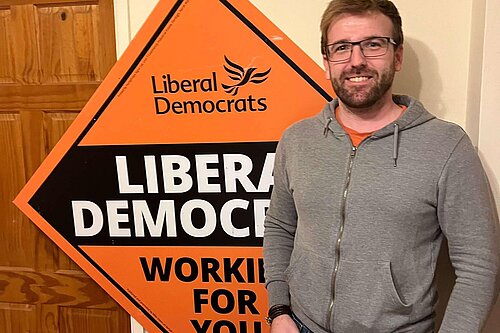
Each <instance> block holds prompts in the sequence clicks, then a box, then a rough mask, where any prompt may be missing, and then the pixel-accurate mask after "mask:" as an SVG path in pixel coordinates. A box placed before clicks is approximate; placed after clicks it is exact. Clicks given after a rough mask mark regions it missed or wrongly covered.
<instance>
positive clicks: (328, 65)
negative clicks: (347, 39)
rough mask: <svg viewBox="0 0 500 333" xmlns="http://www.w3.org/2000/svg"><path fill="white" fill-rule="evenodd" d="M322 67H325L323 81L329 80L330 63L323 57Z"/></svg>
mask: <svg viewBox="0 0 500 333" xmlns="http://www.w3.org/2000/svg"><path fill="white" fill-rule="evenodd" d="M323 66H324V67H325V79H327V80H330V78H331V76H330V62H329V61H328V60H327V59H326V57H325V56H323Z"/></svg>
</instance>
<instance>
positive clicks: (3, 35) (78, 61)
mask: <svg viewBox="0 0 500 333" xmlns="http://www.w3.org/2000/svg"><path fill="white" fill-rule="evenodd" d="M114 38H115V37H114V19H113V2H112V0H92V1H90V0H50V1H49V0H8V1H0V332H2V333H4V332H5V333H18V332H19V333H27V332H29V333H58V332H75V333H80V332H82V333H83V332H85V333H101V332H103V333H107V332H117V333H123V332H130V320H129V316H128V315H127V313H126V312H125V311H124V310H123V309H122V308H121V307H119V306H118V305H117V304H116V303H115V302H114V301H113V300H112V299H110V297H109V296H108V295H107V294H106V293H105V292H104V291H103V290H102V289H101V288H100V287H99V286H98V285H97V284H96V283H94V282H93V281H92V280H91V279H90V278H89V277H88V276H87V275H86V274H85V273H84V272H83V271H82V270H81V269H80V268H79V267H78V266H77V265H76V264H75V263H74V262H72V261H71V260H70V259H69V258H68V257H67V256H66V255H65V254H64V253H63V252H61V251H60V250H59V249H58V248H57V246H55V245H54V244H53V243H52V242H51V241H50V240H49V239H48V238H47V237H46V236H45V235H44V234H43V233H42V232H41V231H40V230H38V228H37V227H36V226H35V225H34V224H32V223H31V222H30V221H29V220H28V219H27V218H26V217H25V216H23V214H22V213H21V212H20V211H19V210H18V209H17V208H16V207H15V206H13V204H12V203H11V202H12V200H13V198H14V197H15V196H16V195H17V193H18V192H19V190H20V189H21V188H22V186H23V185H24V184H25V182H26V180H27V179H29V177H30V176H31V175H32V174H33V172H34V171H35V170H36V168H37V167H38V165H39V164H40V163H41V161H42V160H43V159H44V157H45V156H46V155H47V153H48V152H49V151H50V150H51V149H52V147H53V146H54V145H55V143H56V142H57V141H58V139H59V138H60V136H61V135H62V134H63V133H64V131H65V130H66V129H67V128H68V126H69V125H70V124H71V122H72V121H73V119H74V118H75V117H76V115H77V114H78V112H79V111H80V110H81V109H82V107H83V106H84V105H85V103H86V101H87V100H88V99H89V98H90V96H91V95H92V93H93V92H94V90H95V89H96V88H97V86H98V85H99V83H100V82H101V81H102V80H103V78H104V76H105V75H106V73H107V72H108V71H109V69H110V68H111V66H112V65H113V63H114V62H115V60H116V52H115V42H114Z"/></svg>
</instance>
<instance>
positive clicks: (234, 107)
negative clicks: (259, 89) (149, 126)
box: [151, 56, 271, 115]
mask: <svg viewBox="0 0 500 333" xmlns="http://www.w3.org/2000/svg"><path fill="white" fill-rule="evenodd" d="M224 59H225V64H224V65H223V66H222V67H223V68H224V70H225V71H226V74H227V75H228V77H229V79H231V80H233V81H234V82H233V83H232V84H227V83H221V84H220V87H219V81H218V77H217V72H211V73H206V72H205V73H202V74H201V75H197V76H196V77H189V78H186V77H178V76H175V74H172V73H166V74H162V75H152V76H151V88H152V93H153V98H154V106H155V111H156V114H158V115H160V114H167V113H173V114H207V113H208V114H210V113H214V112H216V113H226V112H247V111H249V112H263V111H266V110H267V98H266V97H263V96H254V95H253V94H252V93H251V92H250V94H248V95H247V96H246V97H245V96H240V94H238V92H239V90H240V88H242V87H243V86H246V85H248V84H249V83H251V84H253V85H258V84H261V83H263V82H265V81H266V80H267V79H268V77H269V73H270V72H271V68H269V69H267V70H264V71H258V70H257V68H256V67H249V68H244V67H243V66H240V65H238V64H237V63H235V62H234V61H231V60H230V59H229V58H228V57H227V56H224ZM221 88H222V89H221ZM221 90H223V91H224V92H225V93H226V94H228V95H230V96H234V97H233V98H227V95H224V94H223V93H221ZM245 90H246V91H248V90H249V89H245ZM236 95H238V96H236Z"/></svg>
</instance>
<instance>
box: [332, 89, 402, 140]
mask: <svg viewBox="0 0 500 333" xmlns="http://www.w3.org/2000/svg"><path fill="white" fill-rule="evenodd" d="M388 97H389V98H383V99H380V100H379V101H378V102H376V103H375V104H374V105H372V106H370V107H366V108H351V107H348V106H347V105H345V104H344V103H343V102H342V101H339V108H338V110H337V114H336V117H337V119H339V120H340V121H341V122H342V123H343V124H344V126H346V127H349V128H351V129H353V130H355V131H357V132H360V133H368V132H375V131H376V130H379V129H381V128H382V127H385V126H386V125H388V124H390V123H391V122H393V121H395V120H396V119H398V118H399V116H400V115H401V113H402V112H403V110H402V109H401V108H400V107H399V106H398V105H397V104H396V103H394V101H393V100H392V95H391V94H389V95H388Z"/></svg>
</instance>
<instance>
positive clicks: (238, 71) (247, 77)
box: [222, 56, 271, 96]
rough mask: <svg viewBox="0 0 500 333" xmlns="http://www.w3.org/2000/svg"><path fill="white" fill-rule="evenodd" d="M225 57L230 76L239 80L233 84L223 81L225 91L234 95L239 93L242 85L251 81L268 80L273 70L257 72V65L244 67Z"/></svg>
mask: <svg viewBox="0 0 500 333" xmlns="http://www.w3.org/2000/svg"><path fill="white" fill-rule="evenodd" d="M224 59H225V60H226V64H225V65H224V69H225V70H226V72H227V74H228V76H229V78H230V79H232V80H233V81H237V83H236V84H233V85H229V84H224V83H223V84H222V88H224V91H225V92H226V93H228V94H231V95H232V96H235V95H236V94H237V93H238V90H239V89H240V87H242V86H244V85H245V84H247V83H249V82H251V83H255V84H260V83H262V82H264V81H266V80H267V75H268V74H269V72H270V71H271V68H269V69H268V70H266V71H264V72H256V70H257V68H255V67H250V68H247V69H244V68H243V67H241V66H240V65H238V64H236V63H234V62H232V61H231V60H229V59H228V58H227V57H226V56H224Z"/></svg>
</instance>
